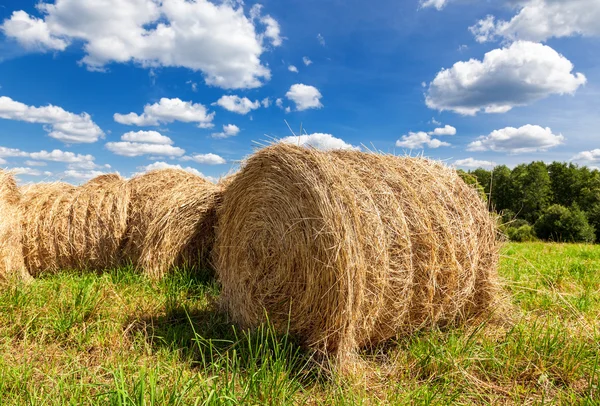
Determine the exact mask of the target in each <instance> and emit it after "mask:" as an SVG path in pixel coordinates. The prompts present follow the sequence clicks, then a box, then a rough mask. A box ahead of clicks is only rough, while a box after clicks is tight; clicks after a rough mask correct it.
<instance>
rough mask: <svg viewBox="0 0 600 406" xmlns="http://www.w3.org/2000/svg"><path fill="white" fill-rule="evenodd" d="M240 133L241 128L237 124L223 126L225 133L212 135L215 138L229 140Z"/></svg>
mask: <svg viewBox="0 0 600 406" xmlns="http://www.w3.org/2000/svg"><path fill="white" fill-rule="evenodd" d="M239 133H240V128H239V127H238V126H237V125H235V124H226V125H224V126H223V131H222V132H220V133H212V134H211V137H213V138H229V137H234V136H236V135H238V134H239Z"/></svg>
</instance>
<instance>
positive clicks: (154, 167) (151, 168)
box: [135, 161, 217, 183]
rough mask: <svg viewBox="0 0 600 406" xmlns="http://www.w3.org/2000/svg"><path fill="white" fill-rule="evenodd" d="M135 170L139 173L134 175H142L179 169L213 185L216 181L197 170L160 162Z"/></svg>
mask: <svg viewBox="0 0 600 406" xmlns="http://www.w3.org/2000/svg"><path fill="white" fill-rule="evenodd" d="M137 169H138V170H139V171H141V172H138V173H136V174H135V175H137V174H140V173H144V172H148V171H154V170H157V169H180V170H183V171H186V172H189V173H193V174H194V175H198V176H201V177H203V178H205V179H207V180H209V181H211V182H213V183H214V182H216V181H217V179H216V178H213V177H212V176H206V175H204V174H203V173H202V172H200V171H199V170H198V169H195V168H192V167H190V166H187V167H182V166H181V165H171V164H168V163H166V162H162V161H158V162H154V163H152V164H150V165H146V166H139V167H138V168H137Z"/></svg>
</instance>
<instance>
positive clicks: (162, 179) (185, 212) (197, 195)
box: [125, 169, 221, 278]
mask: <svg viewBox="0 0 600 406" xmlns="http://www.w3.org/2000/svg"><path fill="white" fill-rule="evenodd" d="M128 188H129V190H130V192H131V204H130V208H129V221H128V229H127V242H126V244H125V256H126V257H127V258H129V259H130V260H131V261H132V263H133V264H134V265H135V266H136V267H138V268H140V269H142V270H143V271H144V273H145V274H147V275H148V276H150V277H153V278H161V277H163V276H164V275H165V274H166V273H167V272H168V270H169V269H170V268H171V267H173V266H184V265H190V266H200V267H207V266H208V257H209V254H210V251H211V250H212V246H213V243H214V225H215V223H216V217H215V216H216V213H215V205H216V203H217V201H218V199H219V196H220V190H221V188H220V187H218V186H216V185H214V184H212V183H211V182H209V181H207V180H205V179H203V178H202V177H200V176H197V175H194V174H192V173H189V172H186V171H184V170H178V169H161V170H156V171H151V172H148V173H145V174H142V175H138V176H136V177H134V178H132V179H131V180H130V181H129V182H128Z"/></svg>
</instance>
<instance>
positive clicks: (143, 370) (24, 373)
mask: <svg viewBox="0 0 600 406" xmlns="http://www.w3.org/2000/svg"><path fill="white" fill-rule="evenodd" d="M500 272H501V275H502V276H503V278H504V279H505V282H506V284H505V286H506V288H505V290H506V291H507V293H508V294H509V295H510V297H511V300H512V302H513V304H514V307H515V315H514V317H513V318H514V322H513V323H512V324H511V325H508V326H498V325H494V324H491V323H482V324H480V325H477V326H468V327H462V328H452V329H448V330H445V331H439V330H436V331H428V332H422V333H420V334H417V335H415V336H412V337H407V338H403V339H401V340H398V342H395V343H393V345H391V346H390V347H387V348H386V349H385V350H382V351H381V352H380V353H378V354H369V355H364V370H365V371H366V372H365V374H366V377H365V378H364V379H358V380H353V381H348V380H344V379H341V378H337V377H335V376H331V375H324V374H323V373H322V372H321V370H320V369H319V368H317V367H315V366H314V364H313V363H312V362H311V360H310V357H309V354H307V353H305V352H304V351H302V350H301V349H300V348H299V347H298V346H297V345H295V343H294V342H293V340H292V339H291V338H288V337H285V336H278V335H276V334H274V333H273V332H272V330H271V329H270V328H268V327H264V328H261V329H258V331H255V332H253V333H246V332H243V331H239V330H236V329H234V328H233V327H232V326H231V325H230V324H229V323H228V322H227V319H226V317H225V316H224V315H223V314H221V313H219V312H218V311H217V310H215V307H214V301H215V299H216V298H217V296H218V294H219V289H218V286H217V285H216V284H215V282H214V281H213V280H212V279H211V278H210V277H209V276H208V275H193V274H191V273H190V272H186V271H177V272H175V273H174V274H173V275H172V276H170V277H169V278H167V279H166V280H164V281H162V282H160V283H153V282H151V281H149V280H147V279H145V278H144V277H142V276H139V275H137V274H135V273H134V272H133V271H132V270H130V269H120V270H115V271H112V272H109V273H106V274H103V275H89V274H73V273H72V272H64V273H60V274H58V275H54V276H49V277H45V278H41V279H38V280H36V281H35V282H34V283H33V284H31V285H29V286H25V285H12V286H7V287H5V288H4V289H2V290H0V404H2V405H23V404H35V405H38V404H39V405H59V404H60V405H62V404H73V405H80V404H114V405H152V404H156V405H188V404H198V405H204V404H207V405H208V404H245V405H246V404H257V405H258V404H261V405H262V404H323V405H328V404H341V405H344V404H348V405H353V404H424V405H425V404H427V405H429V404H432V405H434V404H439V405H445V404H449V403H454V404H473V403H476V404H523V403H526V404H582V405H584V404H587V405H592V404H600V358H599V357H600V356H599V354H600V322H599V319H600V246H589V245H558V244H543V243H527V244H510V245H507V246H506V248H505V249H504V251H503V258H502V264H501V269H500Z"/></svg>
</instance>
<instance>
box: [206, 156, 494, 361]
mask: <svg viewBox="0 0 600 406" xmlns="http://www.w3.org/2000/svg"><path fill="white" fill-rule="evenodd" d="M217 214H218V219H219V220H218V227H217V240H216V244H215V266H216V269H217V273H218V276H219V278H220V281H221V284H222V295H221V300H222V303H223V305H224V307H225V308H226V310H227V311H228V312H229V314H230V315H231V316H232V318H233V319H234V321H236V322H237V323H239V324H241V325H242V326H244V327H253V326H256V325H257V324H259V323H261V322H263V321H264V320H265V317H266V316H268V318H269V321H270V322H271V323H273V324H274V325H275V326H276V327H277V328H278V329H280V330H282V331H286V330H287V329H288V322H289V331H290V332H291V333H292V334H294V335H296V336H297V337H299V338H300V339H301V340H302V341H303V342H304V344H306V345H308V346H310V347H312V348H314V349H316V350H318V351H321V352H323V353H325V354H327V355H328V356H332V357H330V358H333V359H334V360H337V361H339V362H345V360H349V359H351V358H352V357H353V354H356V350H357V349H359V348H362V347H368V346H371V345H374V344H377V343H380V342H382V341H384V340H387V339H390V338H392V337H395V336H398V335H403V334H409V333H411V332H414V331H416V330H418V329H421V328H426V327H430V326H433V325H441V324H446V323H450V322H454V321H457V320H464V319H465V318H467V317H471V316H474V315H476V314H479V313H481V312H484V311H485V310H486V309H488V308H489V306H490V305H491V304H492V303H493V302H494V298H495V295H496V293H497V276H496V266H497V261H498V244H497V242H496V229H495V221H494V220H493V219H492V218H491V217H490V215H489V212H488V210H487V208H486V206H485V204H484V203H483V202H482V200H481V199H480V197H479V196H478V194H477V192H476V191H475V190H474V189H473V188H472V187H469V186H468V185H466V184H465V183H464V182H463V181H462V180H461V179H460V177H459V176H458V175H457V173H456V171H455V170H453V169H451V168H448V167H446V166H444V165H442V164H440V163H437V162H434V161H431V160H427V159H422V158H410V157H405V158H401V157H396V156H391V155H380V154H370V153H361V152H356V151H336V152H320V151H317V150H314V149H307V148H303V147H296V146H291V145H285V144H276V145H272V146H269V147H267V148H264V149H263V150H261V151H258V152H257V153H256V154H254V155H253V156H252V157H250V158H249V159H248V160H247V162H246V163H245V165H244V166H243V168H242V170H241V171H240V172H239V173H238V174H237V175H236V177H235V179H233V180H232V182H231V183H230V184H229V185H228V187H227V189H226V190H225V192H224V195H223V201H222V203H221V205H220V207H219V210H218V213H217ZM265 310H266V312H265Z"/></svg>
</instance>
